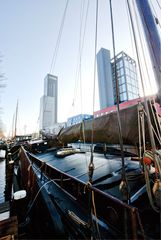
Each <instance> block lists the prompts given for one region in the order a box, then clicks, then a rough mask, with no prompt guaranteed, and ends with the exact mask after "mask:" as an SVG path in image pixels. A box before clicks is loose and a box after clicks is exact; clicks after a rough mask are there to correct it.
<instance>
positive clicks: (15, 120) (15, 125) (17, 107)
mask: <svg viewBox="0 0 161 240" xmlns="http://www.w3.org/2000/svg"><path fill="white" fill-rule="evenodd" d="M17 115H18V100H17V106H16V115H15V134H14V137H15V138H16V134H17Z"/></svg>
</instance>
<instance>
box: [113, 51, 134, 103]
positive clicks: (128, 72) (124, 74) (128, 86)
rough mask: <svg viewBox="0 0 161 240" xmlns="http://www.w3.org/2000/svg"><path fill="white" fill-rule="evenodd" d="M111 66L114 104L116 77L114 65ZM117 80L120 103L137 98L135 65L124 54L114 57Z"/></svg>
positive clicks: (115, 100)
mask: <svg viewBox="0 0 161 240" xmlns="http://www.w3.org/2000/svg"><path fill="white" fill-rule="evenodd" d="M111 64H112V77H113V95H114V102H115V104H116V102H117V99H116V77H115V64H114V60H113V59H112V61H111ZM116 69H117V80H118V86H119V100H120V102H124V101H128V100H132V99H135V98H138V97H139V86H138V80H137V73H136V63H135V61H134V60H133V59H132V58H131V57H129V56H128V55H127V54H126V53H124V52H121V53H119V54H118V55H117V56H116Z"/></svg>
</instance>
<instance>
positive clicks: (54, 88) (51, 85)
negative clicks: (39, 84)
mask: <svg viewBox="0 0 161 240" xmlns="http://www.w3.org/2000/svg"><path fill="white" fill-rule="evenodd" d="M57 105H58V78H57V76H54V75H51V74H47V76H46V77H45V79H44V95H43V96H42V97H41V99H40V130H43V129H48V128H50V127H52V126H54V124H55V123H57Z"/></svg>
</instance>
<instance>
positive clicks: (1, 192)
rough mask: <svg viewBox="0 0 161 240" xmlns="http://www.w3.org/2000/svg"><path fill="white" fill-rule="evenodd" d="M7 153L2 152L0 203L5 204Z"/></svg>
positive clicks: (0, 160)
mask: <svg viewBox="0 0 161 240" xmlns="http://www.w3.org/2000/svg"><path fill="white" fill-rule="evenodd" d="M4 156H5V151H4V150H0V203H2V202H4V190H5V160H4V158H3V157H4Z"/></svg>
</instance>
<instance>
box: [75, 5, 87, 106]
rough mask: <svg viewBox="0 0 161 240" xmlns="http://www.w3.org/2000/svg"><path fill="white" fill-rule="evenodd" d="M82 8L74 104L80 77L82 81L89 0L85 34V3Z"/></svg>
mask: <svg viewBox="0 0 161 240" xmlns="http://www.w3.org/2000/svg"><path fill="white" fill-rule="evenodd" d="M83 3H84V2H83ZM82 8H83V13H82V14H81V16H80V20H81V26H80V35H79V50H78V57H77V58H78V60H77V67H76V74H75V86H74V98H73V103H72V105H73V106H74V104H75V99H76V94H77V87H78V80H79V79H80V82H81V58H82V54H83V48H84V39H85V33H86V25H87V17H88V10H89V0H88V2H87V7H86V14H85V20H84V31H83V36H82V28H83V18H84V8H85V7H84V4H83V7H82ZM81 38H82V39H81ZM79 75H80V76H79ZM81 91H82V90H81ZM81 104H82V103H81Z"/></svg>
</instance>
